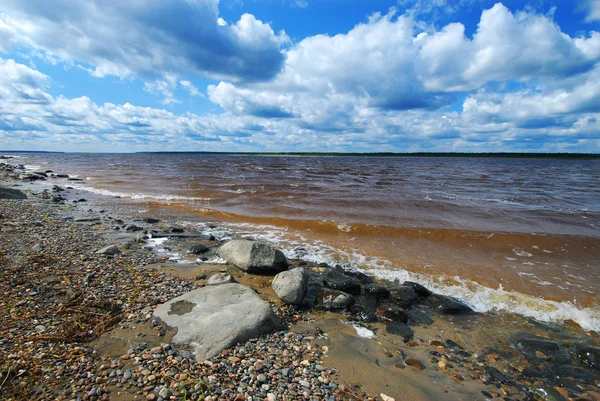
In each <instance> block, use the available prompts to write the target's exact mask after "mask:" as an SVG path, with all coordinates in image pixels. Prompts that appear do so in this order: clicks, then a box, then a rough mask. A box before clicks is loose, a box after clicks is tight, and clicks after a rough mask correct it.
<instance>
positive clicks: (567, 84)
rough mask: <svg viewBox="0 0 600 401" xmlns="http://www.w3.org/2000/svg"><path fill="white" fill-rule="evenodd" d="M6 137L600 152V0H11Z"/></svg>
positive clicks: (68, 144)
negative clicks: (498, 0)
mask: <svg viewBox="0 0 600 401" xmlns="http://www.w3.org/2000/svg"><path fill="white" fill-rule="evenodd" d="M0 149H2V150H44V151H66V152H135V151H218V152H228V151H248V152H256V151H260V152H584V153H600V0H577V1H573V0H530V1H516V0H505V1H503V2H497V1H488V0H454V1H451V0H369V1H367V0H220V1H219V0H128V1H123V0H119V1H114V0H86V1H80V0H53V1H51V0H2V2H1V3H0Z"/></svg>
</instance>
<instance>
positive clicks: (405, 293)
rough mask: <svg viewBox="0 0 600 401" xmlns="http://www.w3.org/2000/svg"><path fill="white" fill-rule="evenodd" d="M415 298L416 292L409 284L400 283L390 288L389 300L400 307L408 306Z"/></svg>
mask: <svg viewBox="0 0 600 401" xmlns="http://www.w3.org/2000/svg"><path fill="white" fill-rule="evenodd" d="M416 300H417V293H416V292H415V290H414V288H413V287H411V286H409V285H401V286H400V287H396V288H392V289H391V290H390V302H392V303H393V304H395V305H397V306H399V307H401V308H409V307H410V306H412V304H414V303H415V301H416Z"/></svg>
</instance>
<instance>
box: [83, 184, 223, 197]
mask: <svg viewBox="0 0 600 401" xmlns="http://www.w3.org/2000/svg"><path fill="white" fill-rule="evenodd" d="M74 187H75V188H76V189H79V190H82V191H87V192H91V193H94V194H98V195H104V196H112V197H115V196H119V197H121V198H130V199H136V200H137V199H153V200H166V201H180V200H181V201H209V200H212V198H197V197H191V196H180V195H153V194H145V193H128V192H115V191H109V190H108V189H100V188H94V187H92V186H83V185H77V184H75V185H74Z"/></svg>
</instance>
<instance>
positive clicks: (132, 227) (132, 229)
mask: <svg viewBox="0 0 600 401" xmlns="http://www.w3.org/2000/svg"><path fill="white" fill-rule="evenodd" d="M125 231H128V232H136V231H144V227H140V226H136V225H135V224H131V225H129V226H127V228H125Z"/></svg>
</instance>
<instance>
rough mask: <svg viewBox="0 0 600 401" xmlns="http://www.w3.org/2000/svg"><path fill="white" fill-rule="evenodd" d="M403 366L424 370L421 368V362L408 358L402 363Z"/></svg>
mask: <svg viewBox="0 0 600 401" xmlns="http://www.w3.org/2000/svg"><path fill="white" fill-rule="evenodd" d="M404 364H405V365H406V366H412V367H414V368H417V369H419V370H423V369H425V368H424V367H423V364H422V363H421V361H419V360H418V359H413V358H409V359H407V360H405V361H404Z"/></svg>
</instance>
